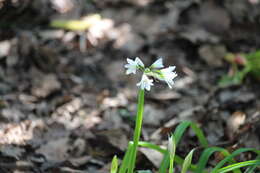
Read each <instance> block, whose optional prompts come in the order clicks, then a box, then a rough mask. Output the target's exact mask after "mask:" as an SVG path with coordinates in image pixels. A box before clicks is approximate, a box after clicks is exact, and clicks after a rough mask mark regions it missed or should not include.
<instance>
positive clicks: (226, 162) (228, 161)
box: [119, 121, 260, 173]
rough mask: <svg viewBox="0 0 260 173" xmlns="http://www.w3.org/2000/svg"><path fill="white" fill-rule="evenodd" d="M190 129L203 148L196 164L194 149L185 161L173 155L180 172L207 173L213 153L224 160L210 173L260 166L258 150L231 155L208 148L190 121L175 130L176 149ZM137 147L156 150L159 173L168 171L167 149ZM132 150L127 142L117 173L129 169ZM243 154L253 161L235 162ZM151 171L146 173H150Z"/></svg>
mask: <svg viewBox="0 0 260 173" xmlns="http://www.w3.org/2000/svg"><path fill="white" fill-rule="evenodd" d="M189 127H191V129H192V130H193V131H194V132H195V134H196V136H197V138H198V139H199V142H200V145H201V146H202V147H203V148H204V150H203V152H202V154H201V155H200V157H199V158H200V159H199V161H198V163H196V164H192V163H191V161H192V155H193V153H194V149H193V150H192V151H190V153H189V154H188V155H187V156H186V158H185V159H182V158H181V157H180V156H179V155H178V154H176V153H175V156H174V163H176V164H177V165H180V166H182V172H181V173H185V172H187V170H190V171H191V172H194V173H207V172H208V171H207V170H206V168H207V167H206V166H207V163H208V161H209V159H210V158H211V156H212V155H213V154H214V153H216V152H217V153H221V154H222V155H223V156H224V159H223V160H221V161H220V162H218V163H217V164H216V165H215V166H214V167H213V168H212V170H211V173H225V172H230V171H232V172H233V173H242V171H241V169H240V168H243V167H248V169H247V170H246V173H253V172H254V170H255V169H257V167H259V166H260V150H256V149H253V148H240V149H238V150H235V151H234V152H233V153H229V151H228V150H226V149H225V148H221V147H209V146H208V142H207V140H206V138H205V135H204V134H203V132H202V130H201V129H200V128H199V127H198V126H197V125H196V124H195V123H192V122H190V121H184V122H182V123H180V124H179V125H178V126H177V128H176V129H175V131H174V133H173V136H174V143H175V146H176V147H177V145H178V143H179V142H180V140H181V138H182V136H183V134H184V133H185V131H187V129H188V128H189ZM138 146H139V147H146V148H150V149H153V150H156V151H158V152H160V153H162V154H163V155H164V158H163V160H162V162H161V166H160V168H159V173H166V172H168V171H167V170H168V169H169V165H170V160H171V159H170V153H169V149H164V148H162V147H160V146H158V145H155V144H152V143H149V142H143V141H139V142H138ZM132 148H133V142H129V145H128V149H127V152H126V154H125V156H124V159H123V161H122V164H121V166H120V170H119V173H126V172H127V170H128V169H129V166H128V165H129V162H130V161H131V158H130V154H129V153H131V152H132ZM245 152H252V153H255V154H256V155H257V157H256V159H255V160H249V161H244V162H238V163H237V162H236V160H235V159H234V158H235V157H236V156H238V155H239V154H242V153H245ZM140 172H141V173H144V172H145V173H146V172H147V171H139V172H138V173H140ZM150 172H151V171H148V173H150Z"/></svg>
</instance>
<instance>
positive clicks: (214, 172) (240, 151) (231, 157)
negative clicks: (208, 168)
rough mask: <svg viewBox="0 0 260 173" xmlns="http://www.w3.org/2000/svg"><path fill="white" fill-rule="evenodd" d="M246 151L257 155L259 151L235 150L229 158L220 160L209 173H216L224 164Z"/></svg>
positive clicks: (252, 149)
mask: <svg viewBox="0 0 260 173" xmlns="http://www.w3.org/2000/svg"><path fill="white" fill-rule="evenodd" d="M248 151H253V152H255V153H257V154H259V152H260V151H258V150H256V149H254V148H240V149H237V150H236V151H234V152H233V153H232V154H230V155H229V156H227V157H225V158H224V159H223V160H221V161H220V162H219V163H218V164H217V165H216V166H215V167H214V168H213V170H212V172H211V173H217V171H218V170H219V169H220V168H221V167H222V166H223V165H224V164H226V162H228V161H232V159H233V158H234V157H236V156H237V155H239V154H241V153H243V152H248Z"/></svg>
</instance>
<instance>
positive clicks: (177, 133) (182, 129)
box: [159, 121, 208, 173]
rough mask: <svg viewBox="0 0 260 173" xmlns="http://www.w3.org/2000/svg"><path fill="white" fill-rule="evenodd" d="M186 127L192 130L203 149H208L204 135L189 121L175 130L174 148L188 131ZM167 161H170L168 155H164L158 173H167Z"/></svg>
mask: <svg viewBox="0 0 260 173" xmlns="http://www.w3.org/2000/svg"><path fill="white" fill-rule="evenodd" d="M188 127H191V128H192V130H193V131H194V132H195V134H196V136H197V138H198V139H199V142H200V144H201V145H202V147H204V148H206V147H208V141H207V139H206V137H205V135H204V133H203V132H202V130H201V129H200V128H199V127H198V126H197V125H196V124H195V123H192V122H190V121H183V122H182V123H180V124H179V125H178V126H177V128H176V129H175V131H174V137H175V143H176V147H177V145H178V143H179V141H180V140H181V137H182V136H183V134H184V132H185V131H186V130H187V129H188ZM169 160H170V155H169V153H166V154H164V157H163V160H162V163H161V166H160V168H159V173H165V172H167V168H168V166H169Z"/></svg>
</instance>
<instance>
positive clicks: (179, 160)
mask: <svg viewBox="0 0 260 173" xmlns="http://www.w3.org/2000/svg"><path fill="white" fill-rule="evenodd" d="M138 145H139V146H140V147H146V148H150V149H153V150H156V151H158V152H160V153H162V154H167V153H168V151H167V150H166V149H163V148H161V147H160V146H158V145H155V144H152V143H149V142H145V141H140V142H139V143H138ZM175 162H176V163H177V164H178V165H182V164H183V162H184V160H183V159H182V158H181V157H180V156H178V155H177V154H175ZM196 169H197V166H196V165H193V164H191V166H190V170H193V171H195V170H196Z"/></svg>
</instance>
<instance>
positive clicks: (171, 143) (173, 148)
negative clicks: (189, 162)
mask: <svg viewBox="0 0 260 173" xmlns="http://www.w3.org/2000/svg"><path fill="white" fill-rule="evenodd" d="M168 151H169V153H170V157H174V155H175V151H176V144H175V140H174V136H173V135H171V136H170V137H168Z"/></svg>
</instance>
